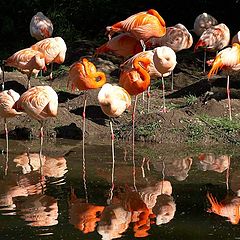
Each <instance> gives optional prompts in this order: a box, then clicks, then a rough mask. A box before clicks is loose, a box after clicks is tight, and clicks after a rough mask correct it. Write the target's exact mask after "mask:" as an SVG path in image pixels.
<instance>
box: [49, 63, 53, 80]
mask: <svg viewBox="0 0 240 240" xmlns="http://www.w3.org/2000/svg"><path fill="white" fill-rule="evenodd" d="M50 64H51V66H50V75H49V79H50V80H52V79H53V73H52V72H53V62H51V63H50Z"/></svg>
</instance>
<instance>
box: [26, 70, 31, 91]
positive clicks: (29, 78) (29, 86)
mask: <svg viewBox="0 0 240 240" xmlns="http://www.w3.org/2000/svg"><path fill="white" fill-rule="evenodd" d="M31 74H32V72H30V73H29V75H28V82H27V89H30V88H31V83H30V80H31Z"/></svg>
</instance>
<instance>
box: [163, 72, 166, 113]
mask: <svg viewBox="0 0 240 240" xmlns="http://www.w3.org/2000/svg"><path fill="white" fill-rule="evenodd" d="M162 95H163V110H162V112H164V113H166V112H167V109H166V102H165V82H164V78H163V77H162Z"/></svg>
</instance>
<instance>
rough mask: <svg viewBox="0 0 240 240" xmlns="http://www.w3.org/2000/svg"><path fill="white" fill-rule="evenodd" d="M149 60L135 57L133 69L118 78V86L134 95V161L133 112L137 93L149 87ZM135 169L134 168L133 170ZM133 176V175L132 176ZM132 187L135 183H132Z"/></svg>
mask: <svg viewBox="0 0 240 240" xmlns="http://www.w3.org/2000/svg"><path fill="white" fill-rule="evenodd" d="M150 63H151V60H150V59H149V58H146V57H136V58H135V59H134V60H133V68H132V69H130V70H127V71H122V72H121V74H120V78H119V84H120V86H122V87H123V88H124V89H126V90H127V92H128V93H129V94H130V95H135V101H134V107H133V111H132V153H133V155H132V159H133V164H134V166H135V161H134V142H135V133H134V132H135V112H136V106H137V96H138V94H139V93H143V92H144V91H146V90H147V88H148V87H149V85H150V75H149V73H148V67H149V65H150ZM134 169H135V168H134ZM133 175H134V176H135V174H133ZM134 187H135V189H136V186H135V182H134Z"/></svg>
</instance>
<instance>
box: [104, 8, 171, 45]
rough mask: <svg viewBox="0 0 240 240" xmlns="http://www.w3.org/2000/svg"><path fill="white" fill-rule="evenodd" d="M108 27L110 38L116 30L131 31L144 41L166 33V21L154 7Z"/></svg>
mask: <svg viewBox="0 0 240 240" xmlns="http://www.w3.org/2000/svg"><path fill="white" fill-rule="evenodd" d="M106 29H107V31H108V32H109V37H110V38H111V36H112V35H113V33H114V32H130V33H131V34H133V36H135V37H136V38H137V39H138V40H143V41H144V42H145V41H147V40H148V39H149V38H151V37H161V36H163V35H164V34H165V33H166V26H165V21H164V20H163V18H162V17H161V16H160V15H159V13H158V12H157V11H156V10H154V9H150V10H148V11H145V12H139V13H136V14H134V15H132V16H130V17H128V18H127V19H125V20H123V21H120V22H118V23H115V24H113V25H112V26H108V27H107V28H106Z"/></svg>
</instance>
